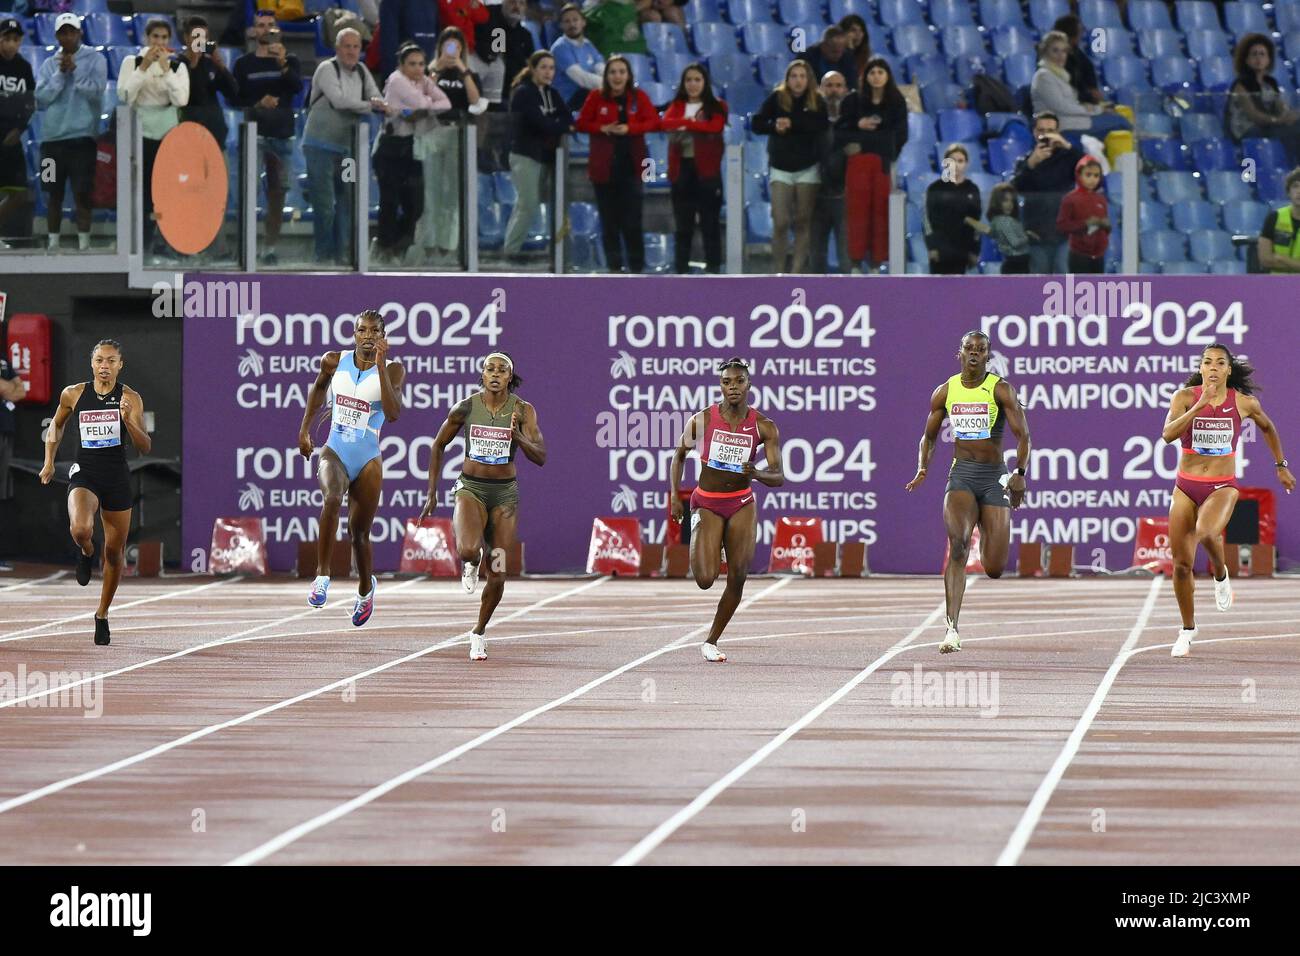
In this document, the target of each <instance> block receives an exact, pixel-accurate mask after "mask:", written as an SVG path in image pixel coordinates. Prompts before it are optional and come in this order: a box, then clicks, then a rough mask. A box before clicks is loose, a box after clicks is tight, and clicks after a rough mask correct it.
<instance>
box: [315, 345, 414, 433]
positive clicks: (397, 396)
mask: <svg viewBox="0 0 1300 956" xmlns="http://www.w3.org/2000/svg"><path fill="white" fill-rule="evenodd" d="M322 364H323V363H322ZM375 364H376V365H377V366H379V367H380V368H381V369H383V370H384V373H383V374H382V375H380V376H379V404H380V405H382V406H383V408H384V421H386V422H395V421H397V418H398V416H399V415H401V414H402V391H401V389H402V382H403V380H404V379H405V378H406V366H404V365H403V364H402V363H401V362H392V363H390V362H389V361H388V339H387V338H384V337H380V339H379V341H378V342H377V343H375Z"/></svg>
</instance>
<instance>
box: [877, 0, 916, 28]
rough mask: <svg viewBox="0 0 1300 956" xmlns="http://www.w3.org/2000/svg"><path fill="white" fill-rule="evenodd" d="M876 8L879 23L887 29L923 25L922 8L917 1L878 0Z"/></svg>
mask: <svg viewBox="0 0 1300 956" xmlns="http://www.w3.org/2000/svg"><path fill="white" fill-rule="evenodd" d="M877 6H878V8H879V9H878V12H879V14H880V22H881V23H883V24H884V25H885V26H887V27H898V26H901V25H902V24H905V23H907V24H924V23H925V17H924V15H923V14H922V9H923V7H922V6H921V4H920V3H919V2H918V0H879V3H878V4H877ZM868 22H870V20H868Z"/></svg>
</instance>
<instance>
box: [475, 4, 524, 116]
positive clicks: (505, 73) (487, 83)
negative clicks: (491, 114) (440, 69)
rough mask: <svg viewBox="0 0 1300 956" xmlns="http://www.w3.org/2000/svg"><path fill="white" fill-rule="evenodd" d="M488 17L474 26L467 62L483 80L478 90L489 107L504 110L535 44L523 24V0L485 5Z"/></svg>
mask: <svg viewBox="0 0 1300 956" xmlns="http://www.w3.org/2000/svg"><path fill="white" fill-rule="evenodd" d="M487 11H488V19H487V20H486V22H484V23H482V24H479V25H478V26H477V27H475V28H474V32H475V36H476V40H475V43H474V49H473V51H472V52H473V56H471V57H470V61H469V65H470V69H472V70H473V71H474V73H475V75H477V76H478V77H480V78H481V79H482V81H483V87H482V89H481V90H480V92H481V93H482V94H483V95H484V96H486V97H487V100H488V104H489V106H488V109H489V110H491V111H502V110H505V109H506V107H507V106H508V105H509V101H510V98H511V93H510V90H511V84H512V83H513V81H514V80H515V79H516V78H517V77H518V76H519V73H520V71H521V70H523V69H526V68H527V66H528V58H529V57H530V56H532V53H533V49H534V47H535V45H536V44H534V43H533V34H532V33H531V32H530V31H529V29H528V28H527V27H526V26H524V15H525V13H526V12H527V4H526V2H525V0H504V2H502V3H498V4H493V5H492V6H490V7H487Z"/></svg>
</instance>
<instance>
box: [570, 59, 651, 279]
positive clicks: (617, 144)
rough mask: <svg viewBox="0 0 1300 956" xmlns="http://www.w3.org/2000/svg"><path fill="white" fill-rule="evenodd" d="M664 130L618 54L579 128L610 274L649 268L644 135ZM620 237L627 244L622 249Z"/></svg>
mask: <svg viewBox="0 0 1300 956" xmlns="http://www.w3.org/2000/svg"><path fill="white" fill-rule="evenodd" d="M658 127H659V114H658V113H657V112H656V111H655V108H654V104H652V103H651V102H650V97H648V96H646V95H645V92H644V91H643V90H640V89H638V88H637V85H636V78H635V77H634V76H633V75H632V65H631V64H630V63H628V61H627V60H626V59H625V58H624V57H622V56H619V55H618V54H615V55H614V56H611V57H610V58H609V59H608V60H606V61H605V77H604V82H603V83H602V84H601V88H600V89H598V90H592V91H591V92H590V93H589V94H587V102H586V103H584V104H583V105H582V112H581V113H580V114H579V115H578V122H577V124H576V128H577V129H578V131H579V132H583V133H588V134H590V136H591V153H590V156H589V157H588V160H587V176H588V178H590V180H591V183H592V186H593V187H594V189H595V192H596V206H597V208H599V209H600V232H601V236H600V238H601V244H602V245H603V246H604V248H605V263H606V265H608V266H609V271H610V272H621V271H623V263H624V258H623V246H626V248H627V260H626V262H627V268H628V271H629V272H631V273H632V274H633V275H635V274H637V273H639V272H642V271H644V269H645V236H644V235H643V234H642V232H641V176H642V163H643V161H644V160H645V158H646V145H645V134H646V133H650V132H653V131H654V130H655V129H657V128H658ZM620 238H621V239H622V245H620V242H619V240H620Z"/></svg>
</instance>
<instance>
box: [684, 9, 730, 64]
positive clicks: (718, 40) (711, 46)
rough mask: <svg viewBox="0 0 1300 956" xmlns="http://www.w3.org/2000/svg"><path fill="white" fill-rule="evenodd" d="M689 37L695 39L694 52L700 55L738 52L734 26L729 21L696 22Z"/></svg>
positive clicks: (708, 55)
mask: <svg viewBox="0 0 1300 956" xmlns="http://www.w3.org/2000/svg"><path fill="white" fill-rule="evenodd" d="M687 6H688V7H689V6H690V4H689V3H688V4H687ZM691 38H692V39H693V40H694V41H695V52H696V53H698V54H699V55H700V56H706V57H711V56H716V55H717V54H719V53H739V52H740V44H739V43H738V42H737V41H736V28H735V27H733V26H732V25H731V24H730V23H696V24H695V25H694V26H693V27H691Z"/></svg>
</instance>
